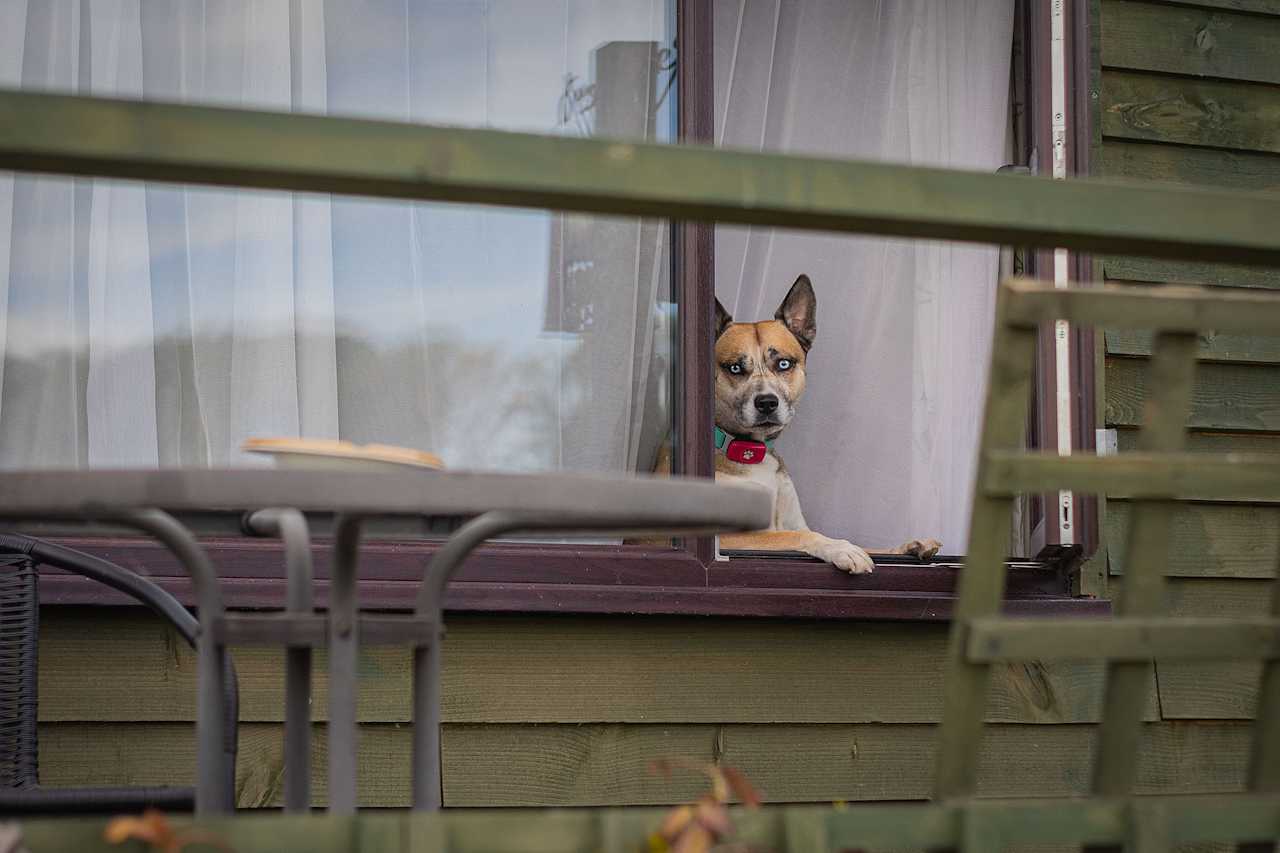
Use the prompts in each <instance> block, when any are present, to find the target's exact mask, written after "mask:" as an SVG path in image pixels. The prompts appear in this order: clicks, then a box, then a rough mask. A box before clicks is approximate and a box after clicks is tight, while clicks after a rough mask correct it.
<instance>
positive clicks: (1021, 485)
mask: <svg viewBox="0 0 1280 853" xmlns="http://www.w3.org/2000/svg"><path fill="white" fill-rule="evenodd" d="M996 312H997V315H996V328H995V339H994V342H993V346H992V361H991V372H990V378H989V384H988V389H987V404H986V413H985V423H984V426H983V437H982V447H981V452H980V456H979V462H978V473H977V479H976V484H975V496H974V504H973V516H972V521H971V527H970V535H969V557H968V559H967V560H966V561H965V567H964V570H963V573H962V575H961V577H960V579H959V583H958V590H957V602H956V608H955V616H954V620H953V623H952V632H951V642H950V647H949V650H948V672H947V677H946V686H945V693H944V710H943V722H942V726H941V730H940V732H939V749H938V769H937V782H936V788H935V797H936V799H937V800H939V801H940V802H942V803H944V804H948V805H950V806H953V807H954V811H958V812H959V817H960V832H959V844H958V846H959V847H960V848H962V849H966V850H977V849H982V850H994V849H999V848H1001V847H1003V846H1005V845H1006V844H1020V843H1040V842H1062V843H1078V844H1079V843H1083V844H1086V845H1094V846H1095V849H1096V848H1097V846H1099V845H1102V846H1106V847H1108V848H1113V849H1118V845H1119V844H1120V843H1122V842H1123V843H1125V844H1126V845H1128V846H1129V847H1130V849H1142V850H1147V849H1153V850H1154V849H1165V848H1167V847H1169V846H1170V845H1171V844H1177V843H1186V842H1190V841H1234V842H1240V843H1241V844H1240V848H1241V849H1251V850H1254V849H1257V850H1262V849H1266V850H1270V849H1273V848H1272V840H1273V839H1275V838H1277V837H1278V836H1280V580H1277V581H1276V583H1275V585H1274V587H1273V593H1272V597H1271V614H1270V616H1269V617H1267V618H1264V619H1253V620H1242V619H1237V620H1230V619H1203V618H1194V619H1193V618H1176V619H1175V618H1171V617H1167V616H1163V615H1162V611H1163V608H1164V596H1165V578H1164V574H1163V565H1162V564H1163V562H1164V561H1165V560H1166V559H1167V556H1168V550H1169V542H1170V533H1171V525H1172V518H1173V510H1174V508H1175V506H1176V501H1178V500H1190V499H1202V500H1248V501H1259V500H1266V501H1280V460H1277V459H1276V458H1275V457H1269V456H1263V455H1250V454H1242V453H1232V454H1225V455H1211V454H1206V453H1194V454H1192V453H1186V452H1183V443H1184V439H1185V434H1186V422H1187V417H1188V415H1189V413H1190V408H1191V390H1192V384H1193V379H1194V376H1195V366H1196V354H1197V351H1198V344H1199V341H1198V334H1197V333H1198V332H1201V331H1204V330H1210V329H1212V330H1216V331H1220V332H1234V333H1239V334H1262V335H1280V297H1278V296H1277V295H1276V294H1273V293H1266V292H1256V291H1255V292H1247V293H1246V292H1229V291H1224V290H1220V289H1206V288H1198V287H1167V286H1166V287H1116V286H1108V287H1104V288H1079V287H1072V288H1064V289H1055V288H1053V287H1052V286H1051V285H1046V284H1043V283H1039V282H1033V281H1020V280H1016V279H1015V280H1010V281H1006V282H1004V283H1003V284H1002V285H1001V287H1000V293H999V297H998V301H997V307H996ZM1059 319H1061V320H1067V321H1070V322H1072V323H1080V324H1084V325H1097V326H1110V327H1125V328H1149V329H1155V330H1156V334H1155V343H1154V347H1153V354H1152V359H1151V367H1150V378H1149V380H1148V382H1147V400H1146V412H1145V420H1144V423H1143V428H1142V432H1141V435H1140V438H1139V449H1138V451H1137V452H1133V453H1124V454H1120V455H1118V456H1111V457H1097V456H1082V455H1076V456H1058V455H1053V454H1047V453H1033V452H1028V451H1025V450H1023V449H1022V430H1023V425H1024V423H1025V415H1026V411H1027V395H1028V393H1029V390H1030V382H1031V371H1032V364H1033V354H1034V351H1035V345H1036V334H1037V329H1038V328H1039V325H1040V324H1041V323H1044V322H1048V321H1053V320H1059ZM1051 489H1052V490H1056V489H1067V490H1071V491H1076V492H1082V493H1094V494H1107V495H1112V496H1124V497H1127V498H1129V499H1130V500H1131V501H1132V506H1133V510H1132V525H1131V528H1130V531H1129V547H1128V551H1127V553H1128V555H1129V559H1128V563H1127V566H1126V570H1125V578H1124V583H1123V586H1122V589H1121V590H1120V592H1119V594H1118V595H1117V596H1116V598H1115V603H1114V618H1112V619H1110V620H1094V619H1088V620H1081V619H1076V620H1062V619H1010V618H1003V617H1001V613H1000V606H1001V598H1002V596H1003V590H1004V556H1005V547H1006V543H1007V542H1008V534H1009V519H1010V514H1011V510H1012V507H1013V500H1014V498H1015V497H1016V496H1017V495H1019V494H1025V493H1035V492H1043V491H1047V490H1051ZM1064 659H1103V660H1105V661H1106V692H1105V697H1104V707H1103V714H1102V721H1101V724H1100V727H1099V738H1098V748H1097V753H1096V754H1097V756H1098V757H1097V760H1096V764H1095V767H1094V774H1093V781H1092V790H1091V795H1090V796H1089V797H1088V798H1079V799H1061V800H1041V801H1024V802H1023V803H1017V802H1009V801H1006V802H992V801H986V802H983V801H980V800H975V799H973V794H974V793H975V789H976V780H977V765H978V758H979V752H980V748H981V744H982V734H983V717H984V711H985V703H986V690H987V683H988V675H989V670H990V667H991V665H992V664H993V663H997V662H1004V661H1019V662H1021V661H1029V660H1041V661H1044V660H1064ZM1153 659H1161V660H1231V659H1242V660H1261V661H1263V662H1264V664H1263V674H1262V681H1261V685H1260V691H1259V699H1258V711H1257V721H1256V723H1255V732H1254V739H1253V753H1252V758H1251V765H1250V768H1249V774H1248V793H1245V794H1234V795H1221V796H1213V797H1180V798H1179V797H1164V796H1141V797H1139V796H1135V795H1134V791H1133V789H1134V784H1135V780H1136V771H1137V766H1138V760H1139V738H1140V735H1141V729H1142V719H1143V718H1142V714H1143V708H1144V705H1145V700H1146V690H1147V670H1148V667H1149V665H1150V661H1151V660H1153Z"/></svg>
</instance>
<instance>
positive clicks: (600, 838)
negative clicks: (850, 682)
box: [21, 794, 1280, 853]
mask: <svg viewBox="0 0 1280 853" xmlns="http://www.w3.org/2000/svg"><path fill="white" fill-rule="evenodd" d="M1141 803H1142V804H1143V808H1142V810H1143V812H1144V816H1145V817H1146V818H1147V819H1148V820H1154V821H1157V822H1159V823H1160V824H1162V825H1161V826H1160V827H1158V828H1157V831H1158V832H1159V834H1160V836H1161V837H1163V838H1167V839H1168V841H1169V842H1170V843H1173V844H1187V843H1195V842H1203V841H1218V842H1222V841H1256V840H1269V839H1273V838H1275V837H1277V835H1280V797H1276V796H1274V795H1256V794H1255V795H1246V794H1233V795H1206V796H1158V797H1142V798H1141ZM665 812H666V810H664V809H592V810H572V811H566V810H555V809H543V810H537V811H533V810H522V811H504V812H498V813H494V812H490V811H487V810H481V811H468V810H466V809H463V810H459V811H446V812H440V813H437V814H413V813H408V812H399V813H387V812H383V813H371V814H361V815H357V816H354V817H335V816H332V815H325V814H319V813H317V814H312V815H278V814H266V813H259V814H252V815H246V814H241V815H238V816H236V817H230V818H220V819H212V820H203V821H198V822H192V821H190V820H189V819H187V818H182V817H175V818H173V819H172V821H171V826H172V827H173V828H174V829H175V830H176V831H177V832H178V833H179V834H188V833H190V835H191V837H193V838H194V837H200V838H202V839H212V840H216V841H217V842H220V844H222V845H226V847H227V848H229V849H234V850H239V851H242V853H254V851H267V850H270V851H291V850H321V851H335V853H336V851H344V853H357V851H363V853H415V851H423V853H426V851H428V850H430V851H439V850H448V851H450V853H469V851H476V853H480V851H483V853H503V851H512V853H514V851H517V850H521V851H527V850H542V851H578V850H601V851H606V853H613V851H617V853H621V851H629V850H639V849H644V848H645V847H646V846H647V844H646V842H647V837H648V835H649V833H651V832H653V831H654V830H656V829H657V827H658V826H659V825H660V824H661V822H662V818H663V816H664V814H665ZM1130 817H1131V806H1130V804H1129V803H1128V802H1127V801H1125V800H1122V799H1085V798H1062V799H1056V800H1045V799H1019V800H968V801H956V802H950V803H945V804H942V803H910V804H901V805H885V806H853V807H848V808H831V807H816V806H783V807H777V806H775V807H766V808H763V809H760V810H758V811H748V810H745V809H740V808H735V809H734V810H733V818H734V822H735V824H736V828H737V833H736V837H735V838H734V841H735V842H737V843H740V844H743V845H745V846H750V847H763V848H768V849H774V850H778V851H780V853H781V851H797V853H799V851H801V850H803V851H806V853H809V851H818V850H841V849H850V848H868V849H885V848H906V849H926V848H953V847H955V846H956V845H957V843H958V842H959V841H960V839H961V838H962V837H963V835H964V834H965V827H966V825H968V826H970V827H973V826H981V828H982V830H983V835H984V836H987V837H996V838H999V839H1000V841H1002V842H1003V843H1005V844H1011V845H1021V844H1036V843H1075V844H1081V843H1084V844H1105V843H1119V842H1122V841H1125V840H1126V839H1127V838H1128V837H1129V835H1130ZM104 825H105V821H103V820H102V819H100V818H70V819H68V818H62V819H48V820H29V821H23V822H22V824H21V831H22V833H23V840H24V842H25V845H26V847H27V848H28V849H30V850H31V851H32V853H43V852H44V851H51V850H78V851H84V853H95V851H101V852H102V853H107V851H118V850H120V849H122V848H120V847H118V846H112V845H109V844H107V843H106V841H105V840H103V838H102V829H103V826H104ZM193 828H195V829H197V830H198V833H192V832H191V830H192V829H193ZM193 846H198V845H193Z"/></svg>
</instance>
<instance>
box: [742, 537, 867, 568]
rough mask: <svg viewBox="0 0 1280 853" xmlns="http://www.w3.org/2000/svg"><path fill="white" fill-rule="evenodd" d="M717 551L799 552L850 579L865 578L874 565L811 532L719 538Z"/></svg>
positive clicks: (846, 545)
mask: <svg viewBox="0 0 1280 853" xmlns="http://www.w3.org/2000/svg"><path fill="white" fill-rule="evenodd" d="M720 547H721V548H726V549H729V550H740V551H802V552H804V553H805V554H808V555H809V556H811V557H817V558H818V559H819V560H822V561H824V562H827V563H830V564H831V565H833V566H835V567H836V568H838V569H843V570H844V571H846V572H848V573H849V574H851V575H867V574H870V573H871V570H872V569H873V568H874V564H873V563H872V562H871V556H870V555H869V554H867V552H866V551H864V550H862V549H861V548H859V547H858V546H857V545H854V544H853V543H852V542H846V541H845V540H843V539H832V538H831V537H830V536H823V535H822V534H821V533H814V532H813V531H812V530H757V531H755V532H753V533H730V534H728V535H725V536H721V537H720Z"/></svg>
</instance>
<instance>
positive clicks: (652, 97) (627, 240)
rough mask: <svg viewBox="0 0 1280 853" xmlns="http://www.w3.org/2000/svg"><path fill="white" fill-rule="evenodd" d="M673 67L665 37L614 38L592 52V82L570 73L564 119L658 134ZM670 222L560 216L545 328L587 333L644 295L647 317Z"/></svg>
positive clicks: (554, 227)
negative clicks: (663, 232)
mask: <svg viewBox="0 0 1280 853" xmlns="http://www.w3.org/2000/svg"><path fill="white" fill-rule="evenodd" d="M664 59H666V60H667V62H666V66H665V67H664ZM673 73H674V69H672V68H671V67H670V64H669V59H668V58H667V55H666V52H665V51H663V50H661V49H660V48H659V46H658V43H657V42H651V41H615V42H608V43H607V44H604V45H602V46H601V47H599V48H597V49H596V50H595V51H593V52H592V54H591V81H590V83H589V84H587V85H585V86H582V85H577V84H576V82H575V81H574V80H572V79H570V80H569V81H568V83H567V85H566V87H565V93H566V94H565V96H564V97H562V99H561V111H562V114H561V122H562V124H566V125H568V126H569V127H577V128H580V129H585V128H587V127H590V128H591V129H592V135H593V136H598V137H606V138H613V139H626V140H630V141H641V140H648V141H652V140H654V139H655V138H656V137H657V129H658V121H659V110H660V109H661V103H660V102H661V100H662V96H663V92H664V91H665V88H666V87H665V85H664V82H663V80H662V79H660V78H664V77H666V76H669V75H671V74H673ZM663 227H665V224H664V223H659V222H656V221H650V220H644V221H639V220H635V219H616V218H612V219H606V218H603V217H594V216H583V215H577V214H566V215H557V216H554V217H553V218H552V222H551V251H550V260H549V267H550V269H549V270H548V275H547V301H546V314H545V317H544V320H543V328H544V330H545V331H548V332H560V333H568V334H584V333H587V332H590V331H591V330H592V329H597V328H599V327H600V326H602V325H603V326H608V325H609V324H610V321H611V320H612V319H615V318H616V319H619V320H621V319H625V318H629V317H631V316H633V311H634V309H635V308H637V307H640V306H637V305H636V303H635V300H637V298H639V299H641V300H643V306H644V307H643V314H644V316H646V317H647V316H648V314H649V311H650V309H649V307H648V306H649V305H651V304H652V299H651V295H652V289H651V287H650V286H649V283H650V282H651V281H652V277H653V276H654V275H655V274H657V273H658V272H659V270H658V269H656V268H655V266H654V265H655V264H656V263H664V262H665V261H664V259H665V258H666V257H667V254H668V246H667V242H668V241H667V240H665V239H663V235H660V234H659V233H658V229H659V228H663ZM664 297H665V294H664ZM623 303H626V304H623Z"/></svg>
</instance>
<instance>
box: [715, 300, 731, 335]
mask: <svg viewBox="0 0 1280 853" xmlns="http://www.w3.org/2000/svg"><path fill="white" fill-rule="evenodd" d="M732 322H733V317H731V316H729V312H728V311H726V310H724V306H723V305H721V304H720V300H719V299H717V300H716V336H715V340H720V336H721V335H723V334H724V330H725V329H727V328H729V324H730V323H732Z"/></svg>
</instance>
